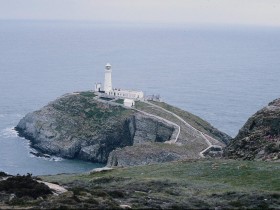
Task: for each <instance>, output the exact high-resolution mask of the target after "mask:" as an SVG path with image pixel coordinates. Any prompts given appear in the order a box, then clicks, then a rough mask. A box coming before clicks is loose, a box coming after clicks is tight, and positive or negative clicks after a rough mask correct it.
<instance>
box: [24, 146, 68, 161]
mask: <svg viewBox="0 0 280 210" xmlns="http://www.w3.org/2000/svg"><path fill="white" fill-rule="evenodd" d="M29 156H30V157H32V158H40V159H43V160H48V161H54V162H59V161H63V160H64V159H63V158H61V157H57V156H50V155H48V154H43V153H38V151H36V150H35V149H33V148H31V149H30V152H29Z"/></svg>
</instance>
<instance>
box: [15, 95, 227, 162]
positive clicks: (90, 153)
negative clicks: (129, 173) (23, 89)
mask: <svg viewBox="0 0 280 210" xmlns="http://www.w3.org/2000/svg"><path fill="white" fill-rule="evenodd" d="M120 101H121V100H120V99H116V100H112V99H110V98H109V99H108V98H107V99H106V98H102V97H100V96H98V95H97V94H96V93H94V92H90V91H87V92H76V93H72V94H66V95H64V96H62V97H60V98H58V99H56V100H55V101H53V102H51V103H49V104H48V105H47V106H45V107H43V108H42V109H40V110H38V111H35V112H32V113H29V114H27V115H26V116H25V117H24V118H23V119H22V120H21V121H20V122H19V123H18V125H17V126H16V130H17V131H18V132H19V135H20V136H23V137H25V138H27V139H29V140H30V141H31V146H32V147H33V148H35V149H37V150H38V151H40V152H42V153H46V154H49V155H56V156H60V157H64V158H77V159H81V160H87V161H93V162H98V163H107V161H108V159H109V162H108V166H120V165H121V166H127V165H143V164H149V163H156V162H167V161H173V160H179V159H198V158H201V154H200V152H202V151H203V150H205V149H207V148H208V147H209V146H210V147H211V145H212V144H213V145H214V144H215V145H219V146H220V147H224V146H225V144H226V143H227V142H228V141H229V140H230V137H229V136H227V135H226V134H224V133H222V132H220V131H218V130H217V129H216V128H214V127H213V126H211V125H210V124H209V123H207V122H206V121H204V120H202V119H201V118H199V117H197V116H195V115H192V114H191V113H188V112H185V111H183V110H180V109H178V108H176V107H172V106H170V105H168V104H165V103H163V102H154V104H153V103H151V102H147V103H145V102H141V101H138V102H136V105H135V108H127V107H124V106H123V105H122V104H121V103H120ZM155 103H157V104H155ZM168 110H171V111H172V112H171V111H168ZM182 118H183V119H182ZM186 121H187V122H186ZM185 123H187V124H185ZM163 143H165V144H163ZM136 159H137V160H136Z"/></svg>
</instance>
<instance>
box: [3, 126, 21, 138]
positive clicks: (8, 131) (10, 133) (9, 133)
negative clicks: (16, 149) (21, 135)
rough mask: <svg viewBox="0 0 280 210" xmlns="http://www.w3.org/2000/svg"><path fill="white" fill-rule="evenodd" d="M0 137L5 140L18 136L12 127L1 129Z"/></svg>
mask: <svg viewBox="0 0 280 210" xmlns="http://www.w3.org/2000/svg"><path fill="white" fill-rule="evenodd" d="M0 136H1V137H2V138H5V139H8V138H15V137H17V136H18V132H17V131H16V130H15V128H14V127H9V128H5V129H2V130H1V131H0Z"/></svg>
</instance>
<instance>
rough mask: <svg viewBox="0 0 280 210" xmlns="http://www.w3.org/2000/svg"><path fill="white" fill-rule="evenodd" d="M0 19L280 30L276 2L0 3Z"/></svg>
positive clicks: (54, 0) (126, 0) (5, 0)
mask: <svg viewBox="0 0 280 210" xmlns="http://www.w3.org/2000/svg"><path fill="white" fill-rule="evenodd" d="M0 19H55V20H56V19H59V20H93V21H97V22H98V21H102V22H104V21H106V22H112V21H114V22H135V23H146V22H148V23H193V24H196V23H199V24H208V23H211V24H254V25H268V26H280V0H0Z"/></svg>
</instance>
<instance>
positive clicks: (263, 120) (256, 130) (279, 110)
mask: <svg viewBox="0 0 280 210" xmlns="http://www.w3.org/2000/svg"><path fill="white" fill-rule="evenodd" d="M224 154H225V156H226V157H228V158H234V159H244V160H254V159H260V160H279V159H280V99H276V100H274V101H273V102H271V103H269V104H268V106H266V107H264V108H263V109H261V110H259V111H258V112H257V113H256V114H254V115H253V116H252V117H250V118H249V119H248V121H247V122H246V123H245V125H244V126H243V127H242V128H241V129H240V131H239V133H238V135H237V136H236V137H235V138H234V139H233V140H232V141H231V142H230V144H229V145H228V146H227V147H226V148H225V152H224Z"/></svg>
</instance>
